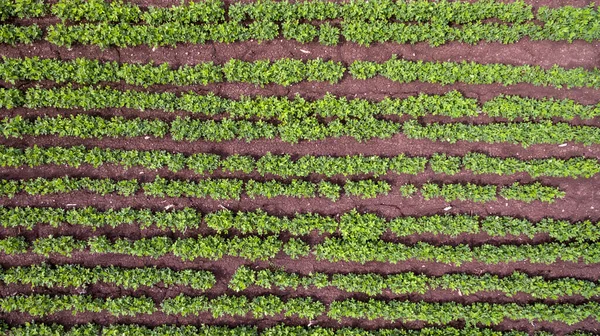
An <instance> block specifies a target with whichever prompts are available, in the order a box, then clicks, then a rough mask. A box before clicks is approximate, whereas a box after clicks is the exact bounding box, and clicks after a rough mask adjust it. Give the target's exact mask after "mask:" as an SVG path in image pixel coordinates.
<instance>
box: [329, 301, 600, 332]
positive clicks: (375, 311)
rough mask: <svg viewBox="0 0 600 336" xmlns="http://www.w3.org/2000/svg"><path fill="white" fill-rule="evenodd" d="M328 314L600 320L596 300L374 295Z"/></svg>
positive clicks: (490, 321) (440, 320) (337, 304)
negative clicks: (451, 299)
mask: <svg viewBox="0 0 600 336" xmlns="http://www.w3.org/2000/svg"><path fill="white" fill-rule="evenodd" d="M328 308H329V309H328V312H327V316H328V317H330V318H332V319H336V320H341V319H342V318H353V319H367V320H375V319H384V320H387V321H402V322H408V321H425V322H427V323H431V324H436V325H437V324H439V325H441V324H448V323H450V322H452V321H456V320H463V321H465V323H466V325H467V326H475V325H485V326H490V325H496V324H499V323H501V322H502V321H503V320H505V319H510V320H527V321H529V322H531V323H533V322H534V321H547V322H562V323H566V324H568V325H573V324H575V323H579V322H581V321H583V320H585V319H587V318H595V319H596V320H600V314H599V313H598V309H600V306H599V305H598V303H596V302H587V303H584V304H581V305H572V304H557V305H546V304H542V303H536V304H530V305H518V304H516V303H508V304H493V303H480V302H477V303H472V304H469V305H463V304H459V303H455V302H443V303H437V302H436V303H430V302H416V303H415V302H409V301H399V300H392V301H388V302H385V301H381V300H374V299H370V300H369V301H366V302H362V301H357V300H355V299H348V300H344V301H334V302H332V303H331V304H330V305H329V307H328Z"/></svg>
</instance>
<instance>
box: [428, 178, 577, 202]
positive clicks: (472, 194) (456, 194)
mask: <svg viewBox="0 0 600 336" xmlns="http://www.w3.org/2000/svg"><path fill="white" fill-rule="evenodd" d="M421 194H422V195H423V197H424V198H425V199H426V200H429V199H432V198H436V197H441V198H444V200H446V202H452V201H455V200H461V201H465V200H471V201H473V202H481V203H485V202H492V201H495V200H496V195H497V194H498V195H500V196H501V197H503V198H504V199H507V200H517V201H521V202H527V203H531V202H532V201H542V202H547V203H554V201H556V199H558V198H564V197H565V195H566V193H565V192H564V191H562V190H560V189H559V188H558V187H552V186H545V185H542V184H541V183H539V182H535V183H533V184H521V183H518V182H515V183H513V184H512V185H510V186H502V187H497V186H494V185H476V184H472V183H466V184H458V183H450V184H442V185H439V184H435V183H427V184H424V185H423V186H422V187H421Z"/></svg>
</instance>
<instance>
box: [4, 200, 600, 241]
mask: <svg viewBox="0 0 600 336" xmlns="http://www.w3.org/2000/svg"><path fill="white" fill-rule="evenodd" d="M2 209H4V208H0V210H2ZM17 209H18V210H15V214H14V215H9V214H11V212H12V211H11V210H5V211H8V213H7V215H6V216H11V217H13V218H18V216H19V215H21V214H23V212H27V211H28V210H25V211H23V209H28V208H17ZM31 211H32V212H33V213H37V212H38V211H43V210H31ZM52 211H54V209H53V210H51V213H52ZM69 211H71V210H69ZM0 214H1V215H0V221H1V222H2V223H9V222H14V224H15V225H18V221H17V220H12V221H11V220H9V219H6V220H5V219H4V218H5V215H4V214H2V212H0ZM23 218H24V220H25V219H26V218H29V217H28V216H27V215H25V214H23ZM34 221H35V220H33V221H28V223H31V222H34ZM41 222H43V223H45V222H47V220H41ZM204 222H205V223H206V225H207V226H208V227H209V228H211V229H213V230H216V231H217V232H219V233H227V232H228V230H231V229H234V230H237V231H239V232H241V233H243V234H246V233H258V234H272V233H275V234H279V233H281V232H284V231H287V232H290V233H291V234H293V235H306V234H309V233H311V232H313V231H318V232H319V234H323V233H329V234H333V233H338V232H339V234H340V235H341V236H342V237H343V238H345V239H352V240H377V239H379V238H380V237H381V235H382V234H383V233H385V232H387V231H388V230H389V231H390V232H392V233H393V234H394V235H396V236H410V235H414V234H423V233H432V234H436V235H437V234H443V235H449V236H452V237H456V236H458V235H460V234H478V233H485V234H488V235H490V236H493V237H504V236H506V235H515V236H519V235H525V236H528V237H529V238H533V237H534V236H535V235H536V234H548V235H549V236H550V237H551V238H553V239H556V240H558V241H561V242H562V241H568V240H573V239H574V240H576V241H585V240H591V241H600V224H599V223H592V222H591V221H587V220H586V221H583V222H577V223H571V222H569V221H565V220H555V219H551V218H545V219H542V220H541V221H539V222H537V223H534V222H531V221H528V220H526V219H520V218H515V217H499V216H488V217H483V218H481V217H479V216H474V215H432V216H421V217H410V216H406V217H396V218H393V219H391V220H389V221H388V220H385V219H384V218H382V217H379V216H377V215H375V214H373V213H364V214H361V213H359V212H357V211H356V210H351V211H349V212H346V213H342V214H340V215H339V216H335V217H331V216H322V215H319V214H316V213H310V212H307V213H301V214H296V215H295V216H293V217H277V216H271V215H269V214H267V213H266V212H264V211H262V210H260V209H259V210H256V211H251V212H248V211H245V212H242V211H238V212H234V211H231V210H219V211H217V212H213V213H208V214H206V215H205V216H204ZM4 225H6V224H4Z"/></svg>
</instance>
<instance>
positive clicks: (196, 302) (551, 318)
mask: <svg viewBox="0 0 600 336" xmlns="http://www.w3.org/2000/svg"><path fill="white" fill-rule="evenodd" d="M0 309H1V310H2V311H3V312H7V313H10V312H23V313H27V314H29V315H32V316H46V315H51V314H55V313H58V312H63V311H73V312H74V313H75V314H77V313H84V312H103V311H106V312H108V313H109V314H110V315H113V316H137V315H140V314H152V313H154V312H163V313H165V314H167V315H182V316H187V315H196V316H198V315H199V314H200V313H205V312H208V313H211V314H212V316H213V317H214V318H218V317H222V316H247V315H249V314H252V316H253V317H254V318H264V317H267V316H274V315H277V314H284V315H285V316H298V317H299V318H302V319H309V320H312V319H314V318H316V317H319V316H322V315H324V314H327V317H329V318H332V319H336V320H341V319H342V318H344V317H347V318H365V319H369V320H374V319H377V318H382V319H384V320H388V321H402V322H412V321H424V322H427V323H431V324H438V325H444V324H449V323H451V322H453V321H457V320H463V321H465V323H466V324H467V326H469V327H471V326H475V325H477V324H481V325H485V326H490V325H496V324H499V323H501V322H502V321H503V320H504V319H511V320H526V321H529V322H532V323H533V322H534V321H535V322H538V321H539V322H542V321H545V322H562V323H565V324H568V325H573V324H575V323H578V322H581V321H583V320H585V319H586V318H594V319H600V314H599V313H598V310H599V309H600V306H599V305H598V303H596V302H587V303H584V304H581V305H574V304H555V305H547V304H543V303H536V304H529V305H518V304H516V303H507V304H490V303H481V302H476V303H472V304H468V305H465V304H459V303H456V302H443V303H430V302H410V301H399V300H392V301H388V302H385V301H381V300H374V299H370V300H369V301H366V302H362V301H357V300H354V299H347V300H343V301H333V302H332V303H331V304H329V306H326V305H324V304H323V303H322V302H320V301H316V300H313V299H311V298H303V297H298V298H291V299H287V300H286V301H284V300H282V299H281V298H279V297H277V296H274V295H265V296H257V297H255V298H253V299H249V298H247V297H245V296H227V295H221V296H219V297H217V298H214V299H208V298H206V297H204V296H197V297H189V296H184V295H179V296H176V297H174V298H169V299H164V300H163V301H162V302H160V305H158V306H157V305H156V304H155V303H154V302H153V301H152V300H151V299H149V298H146V297H139V298H137V297H131V296H123V297H118V298H115V299H112V298H108V299H97V298H93V297H91V296H83V295H82V296H76V295H61V296H49V295H44V294H35V295H28V296H25V295H18V296H12V297H5V298H0Z"/></svg>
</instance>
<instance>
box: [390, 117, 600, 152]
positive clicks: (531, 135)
mask: <svg viewBox="0 0 600 336" xmlns="http://www.w3.org/2000/svg"><path fill="white" fill-rule="evenodd" d="M402 133H404V134H405V135H406V136H407V137H408V138H410V139H429V140H432V141H445V142H449V143H456V142H457V141H467V142H484V143H491V144H494V143H503V142H504V143H512V144H519V145H521V146H523V147H529V146H531V145H535V144H557V145H558V144H563V143H567V142H575V143H581V144H584V145H586V146H589V145H592V144H597V143H600V141H599V140H598V139H600V128H598V127H591V126H571V125H569V124H566V123H552V122H550V121H541V122H538V123H532V122H522V123H492V124H483V125H470V124H463V123H445V124H444V123H430V124H426V125H421V124H419V123H418V122H417V121H415V120H409V121H407V122H405V123H403V124H402Z"/></svg>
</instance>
